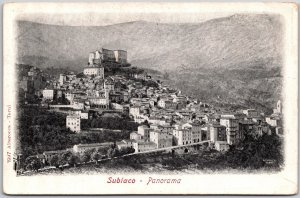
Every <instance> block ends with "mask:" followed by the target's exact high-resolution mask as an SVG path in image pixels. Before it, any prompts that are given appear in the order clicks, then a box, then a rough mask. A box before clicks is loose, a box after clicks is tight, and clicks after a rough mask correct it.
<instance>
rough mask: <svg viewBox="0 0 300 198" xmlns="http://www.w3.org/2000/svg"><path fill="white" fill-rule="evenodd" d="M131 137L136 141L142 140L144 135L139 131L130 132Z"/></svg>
mask: <svg viewBox="0 0 300 198" xmlns="http://www.w3.org/2000/svg"><path fill="white" fill-rule="evenodd" d="M130 139H131V140H135V141H141V140H142V135H141V134H138V133H137V132H131V133H130Z"/></svg>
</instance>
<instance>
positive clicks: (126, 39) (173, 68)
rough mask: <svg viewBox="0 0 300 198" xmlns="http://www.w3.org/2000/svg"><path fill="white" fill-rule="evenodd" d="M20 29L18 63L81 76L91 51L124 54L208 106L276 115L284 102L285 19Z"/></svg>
mask: <svg viewBox="0 0 300 198" xmlns="http://www.w3.org/2000/svg"><path fill="white" fill-rule="evenodd" d="M18 30H19V31H18V36H17V42H18V53H17V54H18V63H23V64H28V65H34V66H38V67H40V68H42V69H43V68H48V67H59V68H66V67H69V68H70V69H71V70H75V71H81V70H82V68H83V66H84V65H86V63H87V59H88V53H89V52H90V51H94V50H96V49H99V48H100V47H104V48H112V49H117V48H119V49H125V50H127V51H128V59H129V61H130V62H131V63H132V65H133V66H138V67H142V68H148V69H154V70H159V71H161V72H167V73H169V74H170V75H169V76H170V79H169V80H167V83H170V84H172V85H177V87H178V88H181V89H182V90H183V91H184V92H186V93H187V94H192V95H196V97H198V98H201V99H203V100H206V101H208V102H216V103H218V104H219V103H220V104H232V105H235V106H242V107H254V108H259V109H262V110H264V111H265V110H267V111H268V112H270V111H271V109H272V107H273V105H275V103H276V101H277V100H278V99H279V98H280V94H281V86H282V84H281V80H282V77H281V76H280V72H281V71H280V70H281V69H280V68H281V67H282V56H283V55H282V54H283V50H282V49H283V41H282V35H283V30H282V23H281V18H280V17H279V16H272V15H233V16H230V17H224V18H218V19H213V20H209V21H206V22H203V23H190V24H186V23H185V24H163V23H153V22H146V21H134V22H128V23H121V24H115V25H110V26H93V27H87V26H85V27H78V26H58V25H47V24H39V23H33V22H28V21H19V22H18Z"/></svg>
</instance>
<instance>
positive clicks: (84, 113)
mask: <svg viewBox="0 0 300 198" xmlns="http://www.w3.org/2000/svg"><path fill="white" fill-rule="evenodd" d="M80 118H81V119H83V120H88V119H89V112H88V111H82V112H81V113H80Z"/></svg>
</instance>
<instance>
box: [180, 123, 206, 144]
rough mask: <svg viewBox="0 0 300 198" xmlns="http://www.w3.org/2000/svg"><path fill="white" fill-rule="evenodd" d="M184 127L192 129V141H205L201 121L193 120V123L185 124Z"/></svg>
mask: <svg viewBox="0 0 300 198" xmlns="http://www.w3.org/2000/svg"><path fill="white" fill-rule="evenodd" d="M182 128H183V129H188V130H191V131H192V143H197V142H200V141H203V139H202V130H201V125H200V123H199V122H191V123H186V124H183V125H182Z"/></svg>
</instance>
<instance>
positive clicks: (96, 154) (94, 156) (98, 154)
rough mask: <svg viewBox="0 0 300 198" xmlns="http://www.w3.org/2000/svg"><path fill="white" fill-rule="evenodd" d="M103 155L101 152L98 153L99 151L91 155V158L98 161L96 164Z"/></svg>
mask: <svg viewBox="0 0 300 198" xmlns="http://www.w3.org/2000/svg"><path fill="white" fill-rule="evenodd" d="M101 157H102V155H100V153H98V152H97V151H95V152H93V153H92V155H91V159H92V160H93V161H94V162H96V164H98V160H100V159H101Z"/></svg>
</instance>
